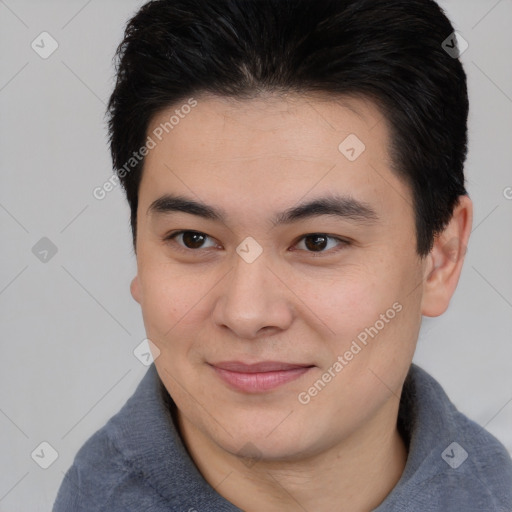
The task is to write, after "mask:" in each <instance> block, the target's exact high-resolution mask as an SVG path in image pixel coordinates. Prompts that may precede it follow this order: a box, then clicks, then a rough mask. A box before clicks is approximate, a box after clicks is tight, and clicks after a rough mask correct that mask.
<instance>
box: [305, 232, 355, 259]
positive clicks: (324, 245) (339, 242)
mask: <svg viewBox="0 0 512 512" xmlns="http://www.w3.org/2000/svg"><path fill="white" fill-rule="evenodd" d="M346 245H350V242H348V241H346V240H343V239H341V238H337V237H334V236H330V235H326V234H325V233H311V234H308V235H304V236H303V237H302V238H301V239H300V241H299V243H298V244H297V245H296V247H297V248H299V249H300V250H302V251H305V252H309V253H317V254H318V255H321V254H326V255H327V254H331V253H334V252H336V251H337V250H339V249H342V248H343V247H345V246H346Z"/></svg>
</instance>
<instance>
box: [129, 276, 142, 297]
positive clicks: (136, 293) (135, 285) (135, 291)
mask: <svg viewBox="0 0 512 512" xmlns="http://www.w3.org/2000/svg"><path fill="white" fill-rule="evenodd" d="M130 292H131V294H132V297H133V298H134V299H135V301H136V302H138V303H139V304H140V300H141V296H140V285H139V276H138V275H137V276H135V277H134V278H133V279H132V282H131V284H130Z"/></svg>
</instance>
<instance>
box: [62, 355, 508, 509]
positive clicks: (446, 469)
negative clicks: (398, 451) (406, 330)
mask: <svg viewBox="0 0 512 512" xmlns="http://www.w3.org/2000/svg"><path fill="white" fill-rule="evenodd" d="M173 408H175V404H174V402H173V401H172V399H171V397H170V396H169V394H168V392H167V391H166V389H165V387H164V386H163V384H162V383H161V381H160V378H159V377H158V374H157V372H156V368H155V366H154V364H152V365H151V366H150V367H149V368H148V371H147V373H146V374H145V375H144V377H143V379H142V380H141V382H140V384H139V385H138V387H137V389H136V390H135V392H134V394H133V395H132V396H131V397H130V398H129V399H128V401H127V402H126V404H125V405H124V406H123V407H122V409H121V410H120V411H119V412H118V413H117V414H116V415H114V416H113V417H112V418H111V419H110V420H109V421H108V422H107V423H106V425H105V426H104V427H102V428H101V429H99V430H98V431H97V432H96V433H95V434H93V435H92V436H91V437H90V438H89V439H88V440H87V441H86V442H85V444H84V445H83V446H82V447H81V448H80V450H79V451H78V453H77V454H76V456H75V459H74V462H73V464H72V466H71V467H70V468H69V469H68V471H67V473H66V475H65V477H64V479H63V481H62V483H61V485H60V488H59V491H58V495H57V498H56V501H55V504H54V508H53V512H171V511H172V512H210V511H211V512H214V511H215V512H235V511H238V512H239V511H240V509H239V508H237V507H236V506H235V505H233V504H232V503H230V502H229V501H227V500H226V499H225V498H223V497H222V496H220V495H219V494H218V493H217V492H216V491H215V490H214V489H213V488H212V487H211V486H210V485H209V484H208V483H207V482H206V480H204V478H203V477H202V476H201V474H200V473H199V471H198V470H197V468H196V466H195V464H194V462H193V461H192V459H191V458H190V456H189V455H188V453H187V451H186V449H185V446H184V444H183V442H182V440H181V437H180V435H179V433H178V431H177V429H176V426H175V423H174V420H173V417H174V416H173V413H172V410H173ZM398 425H399V428H400V431H401V433H402V435H403V436H404V438H405V439H406V442H407V443H408V449H409V453H408V458H407V463H406V466H405V469H404V472H403V474H402V477H401V479H400V480H399V482H398V483H397V485H396V486H395V488H394V489H393V490H392V491H391V493H390V494H389V495H388V496H387V497H386V499H385V500H384V501H383V502H382V503H381V504H380V505H379V507H377V508H376V509H375V510H374V511H373V512H452V511H453V512H512V460H511V458H510V455H509V453H508V452H507V450H506V449H505V447H504V446H503V445H502V444H501V443H500V442H499V441H498V440H497V439H496V438H495V437H493V436H492V435H491V434H490V433H489V432H487V431H486V430H484V429H483V428H482V427H480V426H479V425H477V424H476V423H474V422H473V421H471V420H470V419H468V418H467V417H466V416H464V415H463V414H461V413H460V412H458V411H457V409H456V408H455V406H454V405H453V404H452V403H451V402H450V400H449V399H448V397H447V396H446V394H445V393H444V391H443V389H442V388H441V386H440V385H439V384H438V383H437V382H436V381H435V380H434V379H433V378H432V377H431V376H430V375H428V374H427V373H426V372H425V371H424V370H422V369H421V368H419V367H418V366H416V365H414V364H413V365H412V366H411V368H410V371H409V374H408V376H407V379H406V381H405V384H404V389H403V392H402V397H401V402H400V412H399V418H398ZM511 428H512V427H511ZM343 509H344V507H343V504H340V508H339V511H340V512H342V511H343ZM254 510H256V511H260V510H261V511H262V512H264V511H263V510H262V508H261V507H258V504H257V503H255V504H254Z"/></svg>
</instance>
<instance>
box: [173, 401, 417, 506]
mask: <svg viewBox="0 0 512 512" xmlns="http://www.w3.org/2000/svg"><path fill="white" fill-rule="evenodd" d="M397 414H398V400H396V398H394V397H393V398H392V401H391V400H390V402H389V403H388V404H387V407H384V408H383V409H381V410H380V411H379V412H378V413H377V414H376V415H375V417H374V418H372V419H371V420H370V421H369V422H368V423H367V424H366V425H365V426H364V427H361V428H360V429H358V430H357V432H354V433H353V434H352V435H351V436H350V438H347V439H343V440H341V441H340V442H339V443H338V444H336V445H334V446H332V447H331V448H330V449H329V450H328V451H324V452H321V453H315V454H314V455H312V456H308V457H304V458H297V457H295V458H294V459H293V461H289V460H288V461H275V460H266V459H261V460H258V461H253V463H252V464H249V463H248V462H247V461H246V460H241V459H240V457H238V456H236V455H235V454H232V453H229V452H227V451H225V450H223V449H222V448H221V447H220V446H219V445H218V444H216V443H214V442H213V441H212V440H211V439H209V438H207V437H206V436H205V435H204V434H203V433H202V432H201V431H199V430H198V429H196V427H195V426H194V425H192V424H191V423H190V422H189V421H188V420H187V419H186V418H184V417H183V415H181V414H180V413H179V411H178V426H179V430H180V432H181V435H182V438H183V440H184V442H185V445H186V446H187V449H188V451H189V453H190V455H191V457H192V459H193V460H194V462H195V463H196V465H197V467H198V469H199V471H200V472H201V474H202V475H203V477H204V478H205V480H206V481H207V482H208V483H209V484H210V485H211V486H212V487H213V488H214V489H215V490H216V492H217V493H219V494H220V495H221V496H223V497H224V498H225V499H227V500H228V501H229V502H231V503H233V504H234V505H236V506H237V507H238V508H240V509H242V510H244V511H246V512H259V511H261V510H265V512H278V511H279V512H288V511H290V512H291V511H296V510H299V509H301V508H302V509H304V510H315V511H318V512H324V511H325V512H327V511H331V510H335V509H336V510H338V509H339V507H340V503H342V504H343V509H342V510H343V511H344V512H363V511H370V510H373V509H374V508H376V507H377V506H378V505H379V504H380V503H381V502H382V501H383V500H384V499H385V497H386V496H387V495H388V494H389V493H390V492H391V490H392V489H393V487H395V485H396V484H397V482H398V480H399V479H400V477H401V475H402V472H403V470H404V467H405V463H406V460H407V449H406V445H405V443H404V441H403V439H402V437H401V436H400V434H399V432H398V430H397V426H396V418H397Z"/></svg>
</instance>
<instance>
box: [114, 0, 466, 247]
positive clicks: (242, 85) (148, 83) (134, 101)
mask: <svg viewBox="0 0 512 512" xmlns="http://www.w3.org/2000/svg"><path fill="white" fill-rule="evenodd" d="M453 32H454V28H453V27H452V25H451V23H450V21H449V20H448V18H447V17H446V15H445V14H444V12H443V10H442V9H441V8H440V7H439V5H437V3H436V2H434V1H433V0H154V1H150V2H149V3H147V4H145V5H144V6H142V8H141V9H140V10H139V11H138V12H137V13H136V14H135V16H134V17H133V18H132V19H131V20H130V21H129V22H128V25H127V27H126V31H125V34H124V39H123V41H122V42H121V44H120V45H119V47H118V49H117V52H116V71H117V81H116V85H115V89H114V91H113V93H112V95H111V97H110V101H109V104H108V110H107V114H108V116H109V119H108V127H109V137H110V149H111V154H112V160H113V166H114V170H115V171H116V173H117V175H118V177H119V179H120V182H121V184H122V186H123V187H124V189H125V192H126V196H127V199H128V202H129V205H130V209H131V227H132V235H133V243H134V246H135V244H136V231H137V204H138V192H139V184H140V180H141V176H142V171H143V166H144V159H143V158H142V157H140V156H139V157H138V158H137V159H135V160H133V159H132V157H133V155H134V152H137V151H139V150H140V148H141V147H143V146H144V145H145V143H146V140H147V131H148V127H149V124H150V123H151V121H152V119H153V118H154V116H155V115H156V114H158V113H160V112H162V111H163V110H165V109H167V108H169V107H171V106H173V105H176V104H178V103H180V102H186V101H187V99H188V100H189V101H190V97H191V96H192V95H200V94H201V93H212V94H214V95H217V96H224V97H230V98H235V99H242V100H243V99H250V98H254V97H258V96H259V95H261V94H264V93H268V92H276V93H281V92H282V93H290V92H297V93H301V94H305V93H326V94H328V95H333V96H337V97H342V96H343V95H345V96H354V95H357V96H360V97H364V98H367V99H370V100H372V101H373V102H374V103H375V105H376V106H377V107H378V108H379V109H380V111H381V112H382V113H383V115H384V117H385V118H386V120H387V123H388V125H389V128H390V133H391V139H392V142H391V147H390V148H389V150H390V154H391V157H392V161H393V170H394V172H396V173H397V175H398V176H400V177H401V178H402V179H404V180H405V182H406V183H407V184H408V185H409V186H410V189H411V191H412V197H413V203H414V204H413V206H414V211H415V225H416V235H417V242H416V251H417V253H418V254H419V255H420V256H425V255H427V254H428V253H429V252H430V250H431V249H432V246H433V242H434V239H435V236H436V235H437V234H439V233H441V232H442V231H443V229H444V228H445V227H446V225H447V223H448V222H449V220H450V219H451V217H452V214H453V209H454V207H455V206H456V205H457V203H458V201H459V196H461V195H466V194H467V192H466V190H465V186H464V161H465V159H466V154H467V118H468V109H469V104H468V94H467V84H466V74H465V72H464V69H463V67H462V64H461V62H460V60H459V58H456V57H457V55H453V54H452V55H449V54H448V53H447V52H446V51H445V50H444V49H443V41H445V40H446V39H447V38H449V37H450V35H451V34H453ZM454 42H455V40H454ZM452 46H453V45H452ZM340 142H341V141H340ZM130 159H132V160H131V161H132V163H133V165H131V167H127V162H129V161H130Z"/></svg>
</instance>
